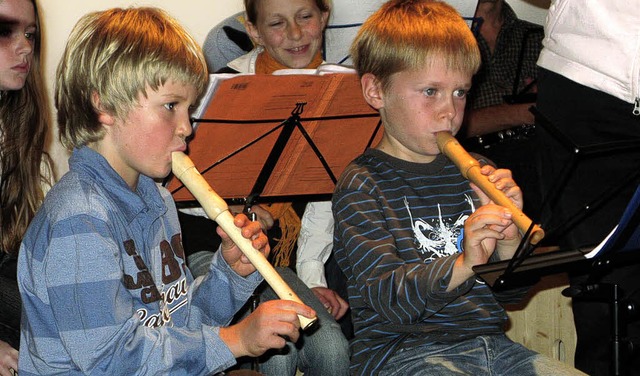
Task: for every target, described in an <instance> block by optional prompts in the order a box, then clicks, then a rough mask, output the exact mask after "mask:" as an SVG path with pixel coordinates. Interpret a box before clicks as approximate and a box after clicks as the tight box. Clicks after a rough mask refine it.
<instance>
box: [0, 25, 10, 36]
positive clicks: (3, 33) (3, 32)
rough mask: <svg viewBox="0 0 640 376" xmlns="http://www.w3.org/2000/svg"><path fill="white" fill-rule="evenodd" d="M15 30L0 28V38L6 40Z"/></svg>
mask: <svg viewBox="0 0 640 376" xmlns="http://www.w3.org/2000/svg"><path fill="white" fill-rule="evenodd" d="M12 33H13V30H12V29H11V28H10V27H4V26H0V38H6V37H9V36H11V34H12Z"/></svg>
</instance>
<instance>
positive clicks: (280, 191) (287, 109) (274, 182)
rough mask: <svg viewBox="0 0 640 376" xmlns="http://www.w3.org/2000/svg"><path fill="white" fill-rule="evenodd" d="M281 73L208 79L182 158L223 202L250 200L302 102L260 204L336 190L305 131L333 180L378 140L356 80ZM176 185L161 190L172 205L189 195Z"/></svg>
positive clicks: (338, 75)
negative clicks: (297, 123) (265, 200)
mask: <svg viewBox="0 0 640 376" xmlns="http://www.w3.org/2000/svg"><path fill="white" fill-rule="evenodd" d="M327 68H328V69H329V70H331V69H333V68H332V67H331V66H330V67H327ZM350 72H352V71H351V70H350ZM283 73H288V74H285V75H232V76H221V75H213V76H212V77H211V82H210V85H209V88H208V91H207V95H206V96H205V99H204V100H203V102H202V104H201V107H202V109H199V110H198V111H197V113H199V114H201V115H200V116H198V117H197V119H196V123H197V124H198V126H197V129H196V130H195V132H194V137H193V139H192V140H191V141H190V142H189V150H188V153H189V156H190V157H191V159H192V160H193V161H194V164H195V165H196V168H197V169H198V171H200V172H201V173H202V175H203V177H204V178H205V179H206V180H207V181H208V182H209V184H210V185H211V186H212V187H213V189H214V190H215V191H216V192H217V193H218V194H219V195H220V196H221V197H223V198H225V199H234V198H245V197H247V196H248V195H249V194H252V193H253V192H252V188H253V187H254V184H255V182H256V179H257V177H258V176H259V175H260V172H261V171H262V169H263V166H264V165H265V161H266V160H267V159H268V156H269V154H270V152H271V150H272V149H273V148H274V145H275V144H276V140H277V138H278V136H279V134H280V133H281V130H282V126H281V125H282V124H283V122H284V121H285V120H287V119H288V118H290V117H291V115H292V111H293V110H294V109H295V108H296V104H297V103H300V102H304V103H306V104H305V105H304V107H303V112H302V114H300V123H301V127H302V129H303V131H301V130H299V129H298V128H297V127H296V128H295V129H294V132H293V133H292V134H291V136H290V138H289V140H288V143H287V145H286V147H285V148H284V149H283V150H282V153H281V155H280V158H279V159H278V162H277V164H276V166H275V168H274V169H273V172H272V173H271V174H270V177H269V180H268V182H267V184H266V186H265V187H264V190H263V192H261V194H260V195H261V196H262V197H271V196H296V195H324V194H331V193H332V192H333V189H334V188H335V184H334V183H333V181H332V179H331V176H330V174H329V173H328V172H327V169H326V168H325V166H323V164H322V162H321V160H320V158H319V157H318V156H317V155H316V153H315V152H314V150H313V149H312V147H311V146H310V144H309V142H308V141H307V139H306V138H305V135H304V134H303V132H305V133H306V134H308V136H309V137H310V138H311V139H312V141H313V144H314V145H315V147H317V149H318V151H319V152H320V153H321V154H322V159H323V160H324V162H325V163H326V165H327V166H328V168H329V169H330V172H331V174H333V175H334V176H335V178H338V177H339V176H340V174H341V173H342V170H343V169H344V167H346V165H347V164H348V163H349V162H351V160H353V159H354V158H355V157H357V156H358V155H360V154H361V153H362V152H364V150H365V149H366V147H367V146H368V145H369V144H370V143H374V144H375V142H377V140H378V139H379V135H381V133H382V132H381V131H380V130H379V128H378V123H379V115H378V113H377V111H375V110H374V109H373V108H371V107H370V106H369V105H368V104H367V103H366V101H365V100H364V98H363V97H362V91H361V88H360V81H359V79H358V77H357V75H356V74H354V73H346V74H345V73H332V74H325V73H323V72H321V71H320V72H315V73H313V74H295V73H296V72H293V71H287V72H283ZM292 73H293V74H292ZM298 73H300V72H298ZM302 73H309V72H306V71H304V72H302ZM207 97H208V102H207V99H206V98H207ZM198 120H199V121H198ZM180 185H181V184H180V183H179V181H177V179H172V180H171V181H169V184H168V187H167V188H169V190H170V191H171V192H172V193H173V194H174V199H175V200H176V201H184V200H191V199H192V196H191V194H190V193H189V192H188V191H187V190H186V189H182V188H180ZM178 191H180V192H178Z"/></svg>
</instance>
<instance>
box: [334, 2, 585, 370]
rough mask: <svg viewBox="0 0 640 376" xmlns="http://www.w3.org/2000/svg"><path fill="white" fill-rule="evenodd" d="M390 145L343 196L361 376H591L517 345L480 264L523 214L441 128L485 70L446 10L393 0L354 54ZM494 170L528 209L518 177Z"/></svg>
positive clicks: (498, 254)
mask: <svg viewBox="0 0 640 376" xmlns="http://www.w3.org/2000/svg"><path fill="white" fill-rule="evenodd" d="M352 57H353V61H354V63H355V67H356V70H357V71H358V74H359V76H360V77H361V84H362V92H363V95H364V98H365V100H366V101H367V102H368V103H369V104H370V105H371V106H372V107H374V108H376V109H377V110H378V111H379V112H380V117H381V119H382V122H383V124H384V135H383V137H382V140H381V142H380V143H379V144H378V145H377V146H376V147H375V148H374V149H370V150H367V151H366V152H365V153H364V154H363V155H361V156H360V157H358V158H357V159H355V160H354V161H353V162H352V163H351V165H350V166H348V167H347V169H346V170H345V171H344V173H343V175H342V177H341V178H340V181H339V182H338V185H337V187H336V192H335V194H334V197H333V207H332V209H333V213H334V216H335V222H336V226H335V231H334V237H335V239H334V240H335V241H334V250H335V254H336V258H337V260H338V263H339V264H340V267H341V268H342V270H343V271H344V273H345V275H346V276H347V279H348V289H349V302H350V306H351V309H352V316H353V322H354V329H355V338H354V339H353V340H352V343H351V346H352V360H351V370H352V374H355V375H373V374H380V375H411V376H415V375H491V374H510V375H551V374H553V375H560V374H579V373H578V372H577V371H574V370H572V369H570V368H569V367H566V366H565V365H564V364H562V363H560V362H557V361H554V360H551V359H549V358H546V357H543V356H540V355H538V354H536V353H534V352H533V351H530V350H528V349H526V348H525V347H523V346H521V345H519V344H516V343H514V342H512V341H510V340H509V339H508V338H507V337H506V336H505V335H504V332H503V326H504V324H505V322H506V320H507V316H506V314H505V311H504V309H503V308H502V306H501V304H500V302H505V301H511V300H513V299H514V298H519V297H521V296H522V294H523V293H524V292H525V290H522V289H521V290H518V291H508V292H503V293H497V292H494V291H492V290H491V289H490V288H489V287H488V286H487V285H486V284H484V283H483V282H482V281H481V280H480V279H478V278H476V276H475V274H474V272H473V270H472V267H473V266H475V265H479V264H484V263H486V262H488V261H490V260H491V261H495V260H504V259H508V258H510V257H512V256H513V254H514V252H515V250H516V249H517V246H518V243H519V242H520V239H521V235H520V233H519V231H518V230H517V228H516V227H515V225H514V224H513V222H512V220H511V213H510V212H509V211H508V210H507V209H506V208H503V207H501V206H498V205H495V204H493V203H491V202H490V201H489V199H488V198H487V196H486V195H485V194H483V193H482V192H480V191H478V190H477V189H475V186H473V185H470V184H469V181H467V180H466V179H465V178H464V177H463V176H462V175H461V174H460V172H459V171H458V169H457V168H456V166H455V165H454V164H453V163H452V162H451V161H450V160H449V159H448V158H447V157H445V156H444V155H442V154H441V153H440V151H439V150H438V146H437V144H436V141H435V140H436V138H435V134H436V133H437V132H441V131H445V132H450V133H452V134H456V132H458V130H459V129H460V125H461V123H462V117H463V113H464V107H465V102H466V94H467V92H468V91H469V89H470V87H471V78H472V76H473V74H474V73H475V72H476V71H477V69H478V67H479V64H480V54H479V51H478V47H477V45H476V41H475V38H474V37H473V35H472V34H471V31H470V30H469V27H468V26H467V25H466V23H465V22H464V20H463V19H462V18H461V17H460V15H459V14H458V13H457V12H456V11H455V10H454V9H453V8H452V7H451V6H449V5H447V4H446V3H443V2H437V1H429V0H413V1H412V0H393V1H389V2H387V3H385V4H384V5H383V6H382V7H381V9H380V10H378V11H377V12H376V13H374V14H373V15H372V16H371V17H370V18H369V19H368V20H367V21H366V22H365V23H364V25H363V26H362V28H361V29H360V32H359V34H358V36H357V37H356V40H355V41H354V44H353V47H352ZM482 171H483V174H485V175H487V176H488V177H489V179H490V180H491V181H492V182H493V183H494V184H495V186H496V188H497V189H500V190H502V191H503V192H504V193H505V194H506V195H507V196H508V197H509V198H511V200H513V202H514V203H515V204H516V205H517V206H518V207H521V206H522V195H521V192H520V189H519V188H518V186H517V185H516V184H515V182H514V181H513V179H512V178H511V173H510V172H509V171H508V170H501V169H498V170H496V169H494V168H493V167H491V166H489V165H487V166H484V167H483V168H482Z"/></svg>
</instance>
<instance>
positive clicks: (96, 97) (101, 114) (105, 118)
mask: <svg viewBox="0 0 640 376" xmlns="http://www.w3.org/2000/svg"><path fill="white" fill-rule="evenodd" d="M91 105H92V106H93V110H94V111H95V112H96V115H98V121H99V122H100V124H104V125H113V123H114V121H115V118H114V117H113V115H111V114H110V113H109V112H108V111H106V110H105V109H104V107H103V106H102V102H101V101H100V94H98V93H97V92H95V91H94V92H93V93H91Z"/></svg>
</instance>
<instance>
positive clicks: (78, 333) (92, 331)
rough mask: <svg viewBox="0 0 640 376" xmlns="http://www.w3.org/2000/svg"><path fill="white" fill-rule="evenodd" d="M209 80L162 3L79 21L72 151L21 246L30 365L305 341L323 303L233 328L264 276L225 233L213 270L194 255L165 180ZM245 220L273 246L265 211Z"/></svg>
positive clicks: (204, 367)
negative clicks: (191, 266) (307, 322)
mask: <svg viewBox="0 0 640 376" xmlns="http://www.w3.org/2000/svg"><path fill="white" fill-rule="evenodd" d="M206 79H207V70H206V64H205V62H204V58H203V56H202V53H201V51H200V49H199V47H198V46H197V44H196V43H195V41H194V40H193V38H191V37H190V36H189V35H188V34H187V33H186V32H185V31H184V30H183V29H182V27H180V25H178V23H177V22H176V21H175V20H174V19H172V18H171V17H169V16H168V15H167V14H166V13H164V12H162V11H160V10H158V9H155V8H129V9H119V8H116V9H110V10H107V11H102V12H95V13H91V14H88V15H86V16H84V17H83V18H81V20H80V21H79V22H78V24H77V25H76V26H75V28H74V29H73V31H72V33H71V36H70V38H69V41H68V44H67V47H66V49H65V52H64V55H63V58H62V60H61V63H60V65H59V66H58V71H57V77H56V93H55V95H56V97H55V103H56V107H57V110H58V121H59V130H60V135H61V140H62V142H63V144H64V145H66V146H67V147H68V148H70V149H73V155H72V156H71V159H70V160H69V167H70V170H69V173H67V174H66V175H65V176H64V177H63V178H62V179H61V180H60V182H59V183H57V184H56V185H55V186H54V188H53V189H52V190H51V192H50V193H49V195H48V196H47V199H46V200H45V202H44V204H43V205H42V208H41V209H40V211H39V212H38V214H37V216H36V218H35V219H34V221H33V222H32V226H31V227H30V228H29V230H28V231H27V234H26V236H25V240H24V242H23V244H22V248H21V252H20V258H19V266H18V282H19V286H20V291H21V295H22V300H23V305H24V311H23V312H24V314H23V320H22V330H21V349H22V351H21V352H20V359H19V364H20V375H34V374H46V375H51V374H57V373H64V374H70V375H76V374H113V375H134V374H154V375H156V374H164V375H167V374H171V375H200V374H203V375H204V374H207V375H208V374H212V373H216V372H218V371H223V370H225V369H226V368H228V367H229V366H231V365H233V364H234V363H235V358H236V357H239V356H244V355H250V356H257V355H260V354H262V353H263V352H264V351H265V350H267V349H269V348H272V347H282V346H284V344H285V341H284V339H283V338H282V337H281V336H288V337H290V338H292V339H294V340H295V339H296V338H297V337H298V329H299V323H298V321H297V317H296V315H297V314H302V315H305V316H312V315H313V314H314V312H313V310H311V309H310V308H308V307H306V306H304V305H301V304H296V303H293V302H285V301H278V300H276V301H273V303H269V304H264V305H261V306H260V307H259V308H258V309H257V310H256V311H255V312H254V313H253V314H252V315H250V316H249V317H248V318H247V319H245V320H243V321H241V322H240V323H238V324H236V325H234V326H230V327H227V326H226V325H228V323H229V322H230V320H231V318H232V317H233V315H234V313H235V312H236V311H237V310H238V309H239V308H240V307H241V306H242V305H243V304H244V303H245V301H246V300H247V298H248V297H249V296H250V295H251V293H252V292H253V290H254V289H255V287H256V286H257V285H258V284H259V283H260V282H261V280H262V278H261V277H260V276H259V274H258V273H257V272H255V269H254V268H253V266H252V265H251V264H250V263H248V260H247V259H246V258H245V257H243V256H241V255H242V254H241V252H240V251H239V249H238V248H237V247H236V246H235V244H233V242H232V241H231V240H230V239H229V238H228V237H227V236H226V235H225V234H223V233H222V232H221V231H220V236H222V239H223V242H222V245H221V251H220V252H217V254H216V257H215V259H214V261H213V262H212V265H211V268H210V270H209V273H208V274H207V275H206V276H204V277H203V278H199V279H198V280H195V281H194V279H193V277H192V276H191V273H190V272H189V271H188V269H187V267H186V265H185V257H184V250H183V248H182V243H181V233H180V228H179V225H178V220H177V214H176V210H175V205H174V203H173V201H172V199H171V196H170V195H169V193H168V192H167V191H166V190H165V189H162V188H159V187H158V185H157V184H156V183H155V181H154V179H159V178H163V177H165V176H167V175H168V174H169V172H170V171H171V154H172V152H174V151H184V150H185V149H186V138H187V137H188V136H189V135H190V134H191V131H192V129H191V124H190V122H189V115H190V110H191V108H192V107H193V106H194V105H195V104H196V101H197V99H198V96H199V94H200V92H201V91H202V89H203V87H204V85H205V84H206ZM235 224H236V225H237V226H238V227H241V228H242V232H243V235H244V236H245V237H247V238H249V239H252V243H253V246H254V247H255V248H256V249H259V250H261V251H262V252H265V253H267V252H268V250H269V249H268V245H267V238H266V236H265V235H264V234H263V233H262V232H261V230H260V226H259V224H258V223H257V222H250V221H248V219H247V218H246V217H245V216H244V215H239V216H238V217H236V220H235Z"/></svg>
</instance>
